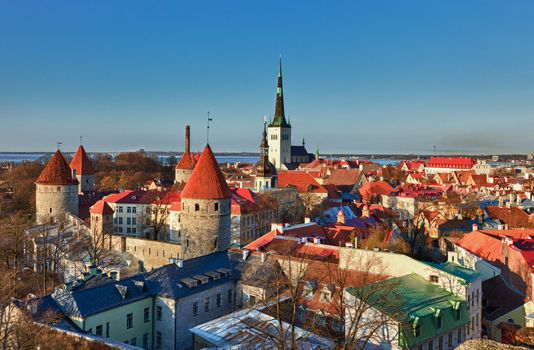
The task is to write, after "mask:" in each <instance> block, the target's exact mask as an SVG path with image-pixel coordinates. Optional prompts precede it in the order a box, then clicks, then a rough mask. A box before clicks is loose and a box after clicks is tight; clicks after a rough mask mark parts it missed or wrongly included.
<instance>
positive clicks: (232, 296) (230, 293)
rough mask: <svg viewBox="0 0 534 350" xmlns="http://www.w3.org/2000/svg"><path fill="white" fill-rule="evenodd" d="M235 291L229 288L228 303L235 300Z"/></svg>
mask: <svg viewBox="0 0 534 350" xmlns="http://www.w3.org/2000/svg"><path fill="white" fill-rule="evenodd" d="M233 294H234V293H233V291H232V290H231V289H230V290H228V304H231V303H232V301H233V300H234V295H233Z"/></svg>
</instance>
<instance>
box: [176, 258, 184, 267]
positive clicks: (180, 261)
mask: <svg viewBox="0 0 534 350" xmlns="http://www.w3.org/2000/svg"><path fill="white" fill-rule="evenodd" d="M176 265H178V267H180V268H181V267H184V259H178V260H176Z"/></svg>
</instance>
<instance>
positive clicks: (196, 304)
mask: <svg viewBox="0 0 534 350" xmlns="http://www.w3.org/2000/svg"><path fill="white" fill-rule="evenodd" d="M193 316H198V301H195V302H194V303H193Z"/></svg>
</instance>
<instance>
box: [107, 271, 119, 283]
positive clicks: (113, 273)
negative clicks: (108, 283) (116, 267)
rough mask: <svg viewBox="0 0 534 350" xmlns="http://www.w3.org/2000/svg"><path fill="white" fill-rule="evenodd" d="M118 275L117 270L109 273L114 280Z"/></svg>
mask: <svg viewBox="0 0 534 350" xmlns="http://www.w3.org/2000/svg"><path fill="white" fill-rule="evenodd" d="M117 276H118V274H117V271H111V272H110V273H109V277H111V279H112V280H114V281H117V280H118V278H117Z"/></svg>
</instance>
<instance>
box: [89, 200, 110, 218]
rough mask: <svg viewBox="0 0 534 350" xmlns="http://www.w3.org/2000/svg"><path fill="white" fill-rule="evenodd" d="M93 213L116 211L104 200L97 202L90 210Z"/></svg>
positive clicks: (105, 213) (106, 213)
mask: <svg viewBox="0 0 534 350" xmlns="http://www.w3.org/2000/svg"><path fill="white" fill-rule="evenodd" d="M89 211H90V212H91V214H100V215H113V213H114V212H115V211H114V210H113V209H112V208H111V207H110V206H109V204H107V203H106V202H105V201H103V200H99V201H98V202H96V203H95V204H94V205H93V206H92V207H91V209H90V210H89Z"/></svg>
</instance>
